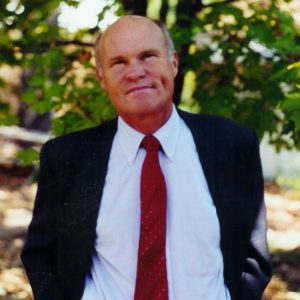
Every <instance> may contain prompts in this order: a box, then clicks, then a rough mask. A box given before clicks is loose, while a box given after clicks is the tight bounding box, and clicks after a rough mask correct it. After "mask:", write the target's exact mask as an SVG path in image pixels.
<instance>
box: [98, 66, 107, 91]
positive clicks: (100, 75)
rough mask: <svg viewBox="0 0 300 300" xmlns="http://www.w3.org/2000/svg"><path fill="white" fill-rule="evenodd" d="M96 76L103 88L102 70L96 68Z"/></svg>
mask: <svg viewBox="0 0 300 300" xmlns="http://www.w3.org/2000/svg"><path fill="white" fill-rule="evenodd" d="M96 76H97V78H98V80H99V82H100V85H101V87H102V88H103V89H104V90H105V83H104V79H103V72H102V71H100V70H99V69H98V68H96Z"/></svg>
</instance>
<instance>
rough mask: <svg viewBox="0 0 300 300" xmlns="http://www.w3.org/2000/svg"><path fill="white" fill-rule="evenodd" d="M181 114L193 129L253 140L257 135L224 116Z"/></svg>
mask: <svg viewBox="0 0 300 300" xmlns="http://www.w3.org/2000/svg"><path fill="white" fill-rule="evenodd" d="M179 115H180V116H181V117H182V119H183V120H184V121H185V122H186V123H187V125H188V126H189V127H190V129H192V130H193V129H194V130H196V131H199V130H205V131H207V132H209V133H211V134H213V135H216V136H219V137H223V138H226V139H228V138H233V139H247V140H249V139H250V140H252V139H253V137H256V133H255V132H254V131H253V130H252V129H250V128H248V127H246V126H243V125H241V124H239V123H237V122H236V121H233V120H230V119H228V118H225V117H222V116H216V115H207V114H191V113H188V112H183V111H179Z"/></svg>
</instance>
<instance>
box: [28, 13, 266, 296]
mask: <svg viewBox="0 0 300 300" xmlns="http://www.w3.org/2000/svg"><path fill="white" fill-rule="evenodd" d="M95 55H96V62H97V70H96V73H97V77H98V79H99V82H100V84H101V86H102V87H103V89H104V90H105V91H106V92H107V94H108V96H109V98H110V100H111V103H112V105H113V106H114V107H115V109H116V111H117V113H118V118H117V119H116V120H113V121H111V122H108V123H105V124H102V125H100V126H98V127H95V128H91V129H87V130H84V131H80V132H76V133H72V134H69V135H66V136H63V137H58V138H55V139H53V140H50V141H48V142H47V143H46V144H45V145H44V146H43V148H42V150H41V157H40V176H39V184H38V191H37V196H36V202H35V207H34V211H33V219H32V222H31V224H30V227H29V230H28V236H27V241H26V243H25V246H24V249H23V252H22V260H23V263H24V266H25V268H26V271H27V274H28V277H29V280H30V283H31V286H32V289H33V294H34V296H35V299H37V300H47V299H49V300H54V299H55V300H60V299H64V300H66V299H67V300H69V299H70V300H77V299H78V300H79V299H82V300H94V299H95V300H104V299H106V300H132V299H134V300H150V299H152V300H199V299H205V300H247V299H249V300H258V299H261V296H262V294H263V290H264V288H265V286H266V285H267V283H268V282H269V280H270V277H271V267H270V261H269V256H268V251H267V244H266V219H265V206H264V201H263V179H262V171H261V164H260V158H259V150H258V141H257V138H256V135H255V134H254V133H253V132H252V131H251V130H249V129H246V128H243V127H241V126H239V125H237V124H236V123H234V122H232V121H229V120H226V119H223V118H220V117H215V116H206V115H191V114H188V113H185V112H182V111H180V110H177V109H176V108H175V107H174V105H173V99H172V97H173V91H174V78H175V76H176V74H177V71H178V58H177V54H176V52H175V50H174V47H173V43H172V41H171V39H170V36H169V35H168V33H167V31H166V30H165V28H164V27H159V26H158V25H157V24H156V23H154V22H152V21H151V20H149V19H147V18H144V17H140V16H124V17H122V18H120V19H119V20H118V21H116V22H115V23H113V24H112V25H111V26H110V27H109V28H108V29H107V30H106V31H105V32H104V33H103V34H102V35H101V36H100V37H99V38H98V39H97V41H96V44H95ZM149 145H150V146H149ZM150 183H151V184H150ZM145 224H147V225H145Z"/></svg>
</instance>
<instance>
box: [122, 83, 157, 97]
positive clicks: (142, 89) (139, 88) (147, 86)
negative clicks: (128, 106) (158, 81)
mask: <svg viewBox="0 0 300 300" xmlns="http://www.w3.org/2000/svg"><path fill="white" fill-rule="evenodd" d="M149 89H153V87H152V86H149V85H141V86H136V87H134V88H131V89H130V90H128V91H127V92H126V94H127V95H128V94H131V93H135V92H140V91H145V90H149Z"/></svg>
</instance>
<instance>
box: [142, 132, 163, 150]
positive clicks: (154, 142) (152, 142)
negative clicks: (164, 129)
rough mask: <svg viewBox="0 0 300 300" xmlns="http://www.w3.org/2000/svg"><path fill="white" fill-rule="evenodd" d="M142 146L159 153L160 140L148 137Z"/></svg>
mask: <svg viewBox="0 0 300 300" xmlns="http://www.w3.org/2000/svg"><path fill="white" fill-rule="evenodd" d="M142 146H143V147H144V148H145V149H146V151H147V152H149V151H157V150H158V149H159V147H160V142H159V140H158V139H157V138H156V137H155V136H153V135H147V136H145V137H144V138H143V140H142Z"/></svg>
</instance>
